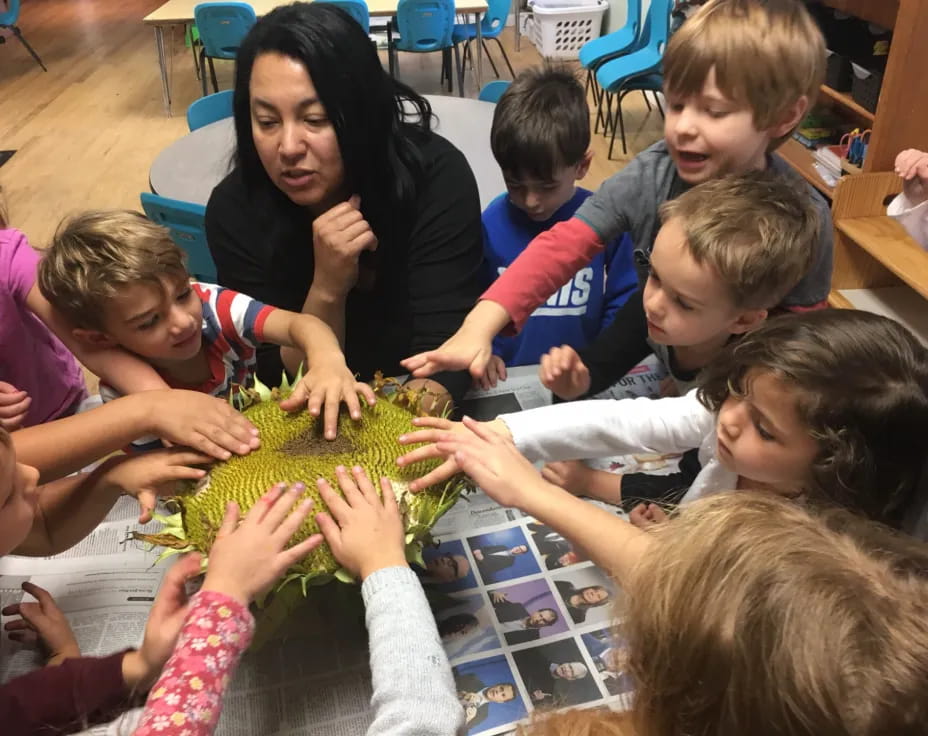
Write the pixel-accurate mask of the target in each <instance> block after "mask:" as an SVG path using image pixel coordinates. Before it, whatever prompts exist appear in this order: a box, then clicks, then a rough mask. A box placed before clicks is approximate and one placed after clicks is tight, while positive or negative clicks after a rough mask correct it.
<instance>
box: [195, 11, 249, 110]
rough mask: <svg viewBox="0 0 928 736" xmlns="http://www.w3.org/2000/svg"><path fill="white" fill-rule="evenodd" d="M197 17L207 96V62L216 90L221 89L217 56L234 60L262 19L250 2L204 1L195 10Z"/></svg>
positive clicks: (204, 91) (203, 82)
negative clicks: (243, 43) (218, 80)
mask: <svg viewBox="0 0 928 736" xmlns="http://www.w3.org/2000/svg"><path fill="white" fill-rule="evenodd" d="M193 19H194V22H195V23H196V26H197V31H199V33H200V43H201V44H203V47H202V48H201V49H200V81H201V82H202V84H203V96H204V97H206V66H205V65H204V64H205V62H206V61H209V73H210V78H211V79H212V82H213V92H218V91H219V82H217V81H216V69H215V67H214V66H213V59H227V60H231V59H234V58H235V57H236V55H237V54H238V47H239V46H241V44H242V41H243V40H244V38H245V36H247V35H248V31H250V30H251V28H252V26H254V24H255V23H257V22H258V17H257V16H256V15H255V10H254V8H252V7H251V6H250V5H249V4H248V3H239V2H227V3H225V2H223V3H200V4H199V5H197V6H196V7H195V8H194V9H193Z"/></svg>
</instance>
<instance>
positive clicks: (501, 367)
mask: <svg viewBox="0 0 928 736" xmlns="http://www.w3.org/2000/svg"><path fill="white" fill-rule="evenodd" d="M496 372H497V374H498V376H499V380H500V381H505V380H506V378H507V377H508V374H507V373H506V364H505V363H504V362H503V361H499V364H498V365H497V371H496Z"/></svg>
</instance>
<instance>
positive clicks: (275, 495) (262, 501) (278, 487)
mask: <svg viewBox="0 0 928 736" xmlns="http://www.w3.org/2000/svg"><path fill="white" fill-rule="evenodd" d="M286 490H287V484H286V483H283V482H281V483H275V484H274V485H273V486H271V487H270V488H269V489H268V490H267V492H266V493H265V494H264V495H263V496H261V498H259V499H258V503H256V504H255V505H254V506H252V507H251V508H250V509H249V510H248V513H247V514H245V521H244V522H243V523H244V524H248V525H249V526H255V525H256V524H260V523H261V522H262V521H264V518H265V517H266V516H267V512H268V511H270V510H271V509H272V508H273V507H274V504H275V503H277V501H278V500H279V499H280V497H281V496H282V495H283V494H284V491H286Z"/></svg>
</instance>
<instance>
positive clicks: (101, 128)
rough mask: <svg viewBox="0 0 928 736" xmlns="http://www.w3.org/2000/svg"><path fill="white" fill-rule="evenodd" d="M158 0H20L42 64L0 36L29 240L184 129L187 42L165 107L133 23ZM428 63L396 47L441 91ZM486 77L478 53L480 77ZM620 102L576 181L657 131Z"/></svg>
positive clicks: (136, 171)
mask: <svg viewBox="0 0 928 736" xmlns="http://www.w3.org/2000/svg"><path fill="white" fill-rule="evenodd" d="M161 2H162V0H24V2H23V4H22V13H21V16H20V20H19V26H20V28H21V29H22V31H23V34H24V35H25V37H26V38H27V39H28V40H29V41H30V43H31V44H32V46H33V47H34V48H35V49H36V51H37V52H38V53H39V55H40V56H41V57H42V59H43V61H44V62H45V64H46V66H47V67H48V69H49V71H48V73H45V72H43V71H42V70H41V69H40V68H39V66H38V65H37V64H36V63H35V62H34V61H33V59H32V58H31V57H30V56H29V55H28V53H26V51H25V49H23V48H22V47H21V46H20V44H19V43H18V42H17V41H16V40H15V39H14V38H10V37H9V34H7V42H6V43H4V44H0V150H4V149H16V150H17V153H16V155H15V156H13V158H12V159H11V160H10V161H9V162H8V163H7V164H5V165H4V166H3V167H2V168H0V186H2V188H3V194H4V196H5V199H6V202H7V206H8V209H9V214H10V219H11V222H12V224H13V225H14V226H16V227H18V228H20V229H21V230H23V231H24V232H25V233H26V234H27V236H28V237H29V238H30V240H31V241H32V243H33V244H34V245H36V246H38V247H42V246H43V245H44V244H46V243H47V242H48V239H49V238H50V237H51V235H52V234H53V233H54V230H55V227H56V226H57V224H58V222H59V221H60V219H61V218H62V217H63V216H64V215H66V214H68V213H72V212H76V211H80V210H83V209H88V208H102V207H129V208H135V209H137V208H138V207H139V200H138V197H139V193H140V192H142V191H147V190H148V169H149V166H150V165H151V162H152V161H153V160H154V158H155V156H156V155H157V154H158V152H159V151H160V150H162V149H163V148H164V147H165V146H166V145H168V144H169V143H170V142H172V141H174V140H175V139H177V138H179V137H181V136H183V135H184V134H185V133H186V132H187V123H186V120H185V117H184V113H185V111H186V108H187V105H189V104H190V103H191V102H192V101H193V100H195V99H196V98H197V97H198V96H199V94H200V86H199V82H198V81H197V79H196V78H195V75H194V68H193V61H192V57H191V54H190V50H189V49H187V48H186V47H185V46H184V43H183V38H182V36H181V34H180V33H179V32H178V33H176V35H175V38H174V39H173V45H172V44H171V43H170V39H168V41H169V42H168V51H169V54H170V56H169V60H170V65H171V70H172V81H173V97H174V104H173V116H172V117H167V116H166V115H165V113H164V109H163V107H162V102H161V82H160V77H159V73H158V63H157V57H156V54H155V44H154V38H153V35H154V34H153V31H152V29H151V28H149V27H147V26H143V25H142V22H141V19H142V17H143V16H145V15H147V14H148V13H149V12H151V11H152V10H154V9H155V8H157V7H158V6H159V5H160V4H161ZM502 41H503V45H504V46H505V47H506V50H507V53H508V54H509V58H510V60H511V61H512V64H513V66H514V67H515V68H516V71H518V70H519V69H524V68H526V67H529V66H533V65H536V64H539V63H541V57H540V56H539V55H538V53H537V51H536V50H535V48H534V47H533V46H532V44H531V43H530V42H529V41H528V40H527V39H523V42H522V49H521V51H519V52H516V51H515V50H514V43H513V36H512V33H511V29H507V30H506V31H505V32H504V34H503V38H502ZM491 50H492V51H495V44H491ZM497 53H498V52H497ZM217 66H218V70H217V71H218V74H219V82H220V87H221V88H223V89H225V88H228V87H229V86H230V83H231V76H232V65H231V62H230V63H219V64H217ZM500 66H501V67H502V68H503V69H505V67H504V66H503V65H502V64H500ZM439 68H440V54H400V70H401V74H402V79H403V81H405V82H407V83H409V84H411V85H412V86H413V87H414V88H415V89H417V90H418V91H419V92H422V93H429V94H441V93H442V90H441V88H440V86H439V81H438V80H439ZM467 79H468V82H469V85H470V86H469V87H468V88H467V89H466V91H467V93H468V95H469V96H471V97H476V87H475V86H474V83H473V78H472V76H471V75H470V74H468V78H467ZM490 79H492V71H491V70H490V68H489V64H486V63H485V64H484V81H489V80H490ZM626 109H627V114H626V120H627V122H628V127H629V130H630V135H629V144H630V151H629V156H622V157H620V158H619V159H618V160H616V161H607V159H606V152H607V148H608V140H607V141H604V140H603V138H602V136H601V135H599V136H594V140H593V151H594V154H595V155H594V159H593V165H592V167H591V169H590V173H589V175H588V176H587V178H586V179H585V180H584V182H583V184H584V185H585V186H587V187H588V188H591V189H595V188H596V187H597V186H598V185H599V183H600V182H601V181H602V180H603V179H605V178H607V177H608V176H610V175H611V174H613V173H614V172H615V171H617V170H618V169H619V168H621V167H622V166H623V165H624V164H625V163H626V162H627V161H628V158H629V157H630V156H632V155H634V154H635V153H637V152H638V151H640V150H642V149H643V148H645V147H647V146H648V145H650V144H651V143H653V142H654V141H656V140H658V139H659V138H660V136H661V121H660V117H659V115H658V114H657V112H656V111H654V112H651V113H650V114H649V113H648V112H647V109H646V108H645V106H644V103H643V101H642V98H641V96H640V95H634V96H633V99H632V101H631V102H628V103H627V105H626ZM619 150H621V149H620V147H619Z"/></svg>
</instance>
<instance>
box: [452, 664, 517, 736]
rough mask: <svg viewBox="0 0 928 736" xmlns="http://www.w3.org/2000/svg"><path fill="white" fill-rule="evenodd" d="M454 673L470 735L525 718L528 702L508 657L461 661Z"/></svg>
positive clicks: (474, 735)
mask: <svg viewBox="0 0 928 736" xmlns="http://www.w3.org/2000/svg"><path fill="white" fill-rule="evenodd" d="M452 674H453V675H454V683H455V686H456V687H457V691H458V700H460V701H461V707H462V708H463V709H464V718H465V726H466V728H467V733H468V734H469V736H476V734H479V733H483V732H484V731H489V730H492V729H494V728H497V727H499V726H502V725H505V724H507V723H512V722H513V721H518V720H519V719H521V718H524V717H525V714H526V709H525V703H524V702H522V696H521V695H519V690H518V688H517V687H516V681H515V676H514V675H513V674H512V669H511V668H510V667H509V663H508V662H507V661H506V658H505V657H504V656H502V655H497V656H495V657H488V658H487V659H478V660H476V661H474V662H467V663H465V664H460V665H458V666H457V667H454V668H453V669H452Z"/></svg>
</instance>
